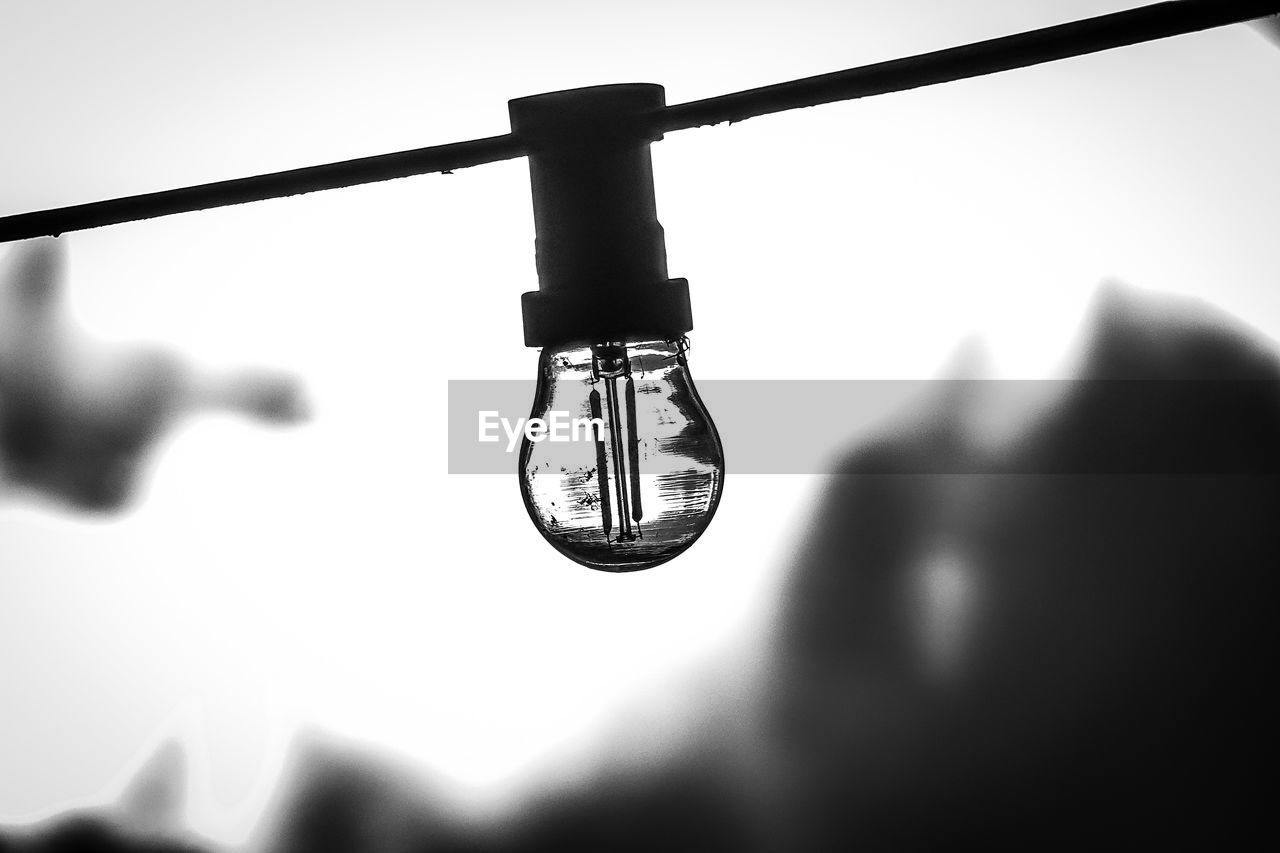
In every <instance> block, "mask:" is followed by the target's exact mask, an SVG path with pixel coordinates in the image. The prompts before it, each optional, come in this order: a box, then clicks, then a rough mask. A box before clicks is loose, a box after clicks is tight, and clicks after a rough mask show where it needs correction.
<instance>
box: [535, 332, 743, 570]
mask: <svg viewBox="0 0 1280 853" xmlns="http://www.w3.org/2000/svg"><path fill="white" fill-rule="evenodd" d="M687 349H688V343H687V339H685V338H683V337H682V338H680V339H679V340H674V341H663V340H652V341H643V342H638V343H624V342H617V341H613V342H605V343H599V344H594V345H590V346H588V345H584V344H572V345H562V346H558V347H552V346H548V347H544V348H543V350H542V355H541V356H540V358H539V362H538V390H537V394H536V397H535V399H534V404H533V413H532V415H531V418H530V423H533V420H532V419H533V418H540V419H541V420H542V423H543V424H544V425H546V428H545V429H544V430H542V431H541V432H540V434H535V435H533V436H532V438H531V437H530V434H529V433H528V432H526V438H525V441H524V444H523V445H522V446H521V449H520V490H521V493H522V494H523V496H524V502H525V506H526V507H527V508H528V510H529V516H530V517H531V518H532V519H533V523H534V525H535V526H536V527H537V528H538V530H539V531H540V532H541V533H542V535H543V536H544V537H546V539H547V541H548V542H550V543H551V544H552V545H554V546H555V547H556V548H557V549H558V550H559V551H560V552H561V553H562V554H564V555H565V556H567V557H569V558H570V559H573V560H576V561H577V562H579V563H581V564H583V565H584V566H588V567H590V568H593V569H599V570H601V571H608V572H629V571H635V570H637V569H647V568H650V567H652V566H656V565H658V564H659V563H664V562H666V561H667V560H670V559H671V558H672V557H675V556H676V555H678V554H680V553H681V552H683V551H684V550H685V549H686V548H688V547H689V546H690V545H692V544H693V542H694V540H696V539H697V538H698V536H699V535H701V533H702V531H703V530H705V529H706V528H707V525H708V524H710V523H711V517H712V516H713V515H714V514H715V511H716V506H717V505H718V504H719V502H720V491H721V487H722V485H723V483H724V451H723V450H722V449H721V446H720V437H719V435H717V434H716V428H715V424H713V423H712V422H711V417H710V416H709V415H708V414H707V410H706V408H705V407H704V406H703V405H702V400H701V399H699V397H698V392H697V390H696V389H695V388H694V386H693V379H692V377H691V376H690V375H689V365H688V362H687V360H686V357H685V352H686V350H687Z"/></svg>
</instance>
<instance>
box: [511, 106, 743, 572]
mask: <svg viewBox="0 0 1280 853" xmlns="http://www.w3.org/2000/svg"><path fill="white" fill-rule="evenodd" d="M663 105H664V94H663V90H662V87H661V86H655V85H650V84H628V85H620V86H593V87H590V88H586V89H572V90H569V91H565V92H553V93H550V94H545V95H535V96H533V97H531V98H521V99H519V100H515V101H512V102H511V104H510V109H511V127H512V130H513V131H514V132H515V133H516V134H518V135H519V136H520V138H521V140H522V141H523V142H524V143H525V146H526V148H527V150H528V152H529V171H530V178H531V183H532V186H533V207H534V227H535V231H536V234H537V261H538V290H537V291H534V292H532V293H526V294H525V295H524V298H523V308H524V328H525V342H526V343H527V344H528V345H529V346H534V347H541V348H542V354H541V357H540V359H539V363H538V388H537V392H536V394H535V399H534V404H533V413H532V415H531V417H530V423H541V424H542V425H544V430H543V432H542V433H541V434H538V435H535V436H534V437H533V438H532V439H531V438H530V437H528V435H526V439H525V441H524V444H523V445H522V447H521V451H520V472H519V473H520V490H521V493H522V495H523V496H524V502H525V506H526V507H527V508H528V510H529V516H530V518H531V519H532V520H533V523H534V525H535V526H536V527H537V528H538V530H539V531H540V532H541V533H542V535H543V536H544V537H545V538H546V539H547V541H549V542H550V543H551V544H552V545H554V546H555V547H556V548H557V549H558V550H559V551H560V552H561V553H562V554H564V555H565V556H567V557H569V558H571V559H573V560H576V561H577V562H579V563H581V564H583V565H585V566H588V567H590V568H593V569H600V570H602V571H611V572H626V571H635V570H637V569H646V568H650V567H652V566H656V565H658V564H659V563H663V562H666V561H667V560H670V559H671V558H672V557H675V556H676V555H678V554H680V553H681V552H683V551H684V550H685V549H686V548H688V547H689V546H690V545H692V544H693V542H694V540H696V539H697V538H698V536H699V535H701V533H702V531H704V530H705V529H706V528H707V525H708V524H710V523H711V517H712V516H713V515H714V514H715V511H716V507H717V505H718V504H719V501H720V493H721V489H722V487H723V482H724V451H723V450H722V449H721V446H720V437H719V436H718V435H717V434H716V428H715V424H713V423H712V422H711V417H710V416H709V415H708V414H707V410H706V408H705V407H704V406H703V405H702V401H701V399H699V397H698V392H697V390H696V389H695V388H694V385H693V379H692V377H691V376H690V375H689V364H688V359H687V352H688V348H689V345H688V338H687V337H686V333H687V332H688V331H689V330H690V329H691V328H692V327H693V322H692V315H691V312H690V308H689V287H688V282H686V281H684V280H683V279H668V278H667V266H666V245H665V242H664V239H663V232H662V226H661V225H660V224H659V223H658V219H657V211H656V202H655V197H654V190H653V166H652V161H651V159H650V152H649V144H650V142H652V141H654V140H655V139H660V138H661V134H660V133H658V132H657V131H655V130H654V129H653V124H654V123H653V122H652V121H651V118H652V116H653V115H654V114H655V113H656V111H658V110H660V109H661V108H662V107H663ZM535 418H536V419H538V420H537V421H535V420H534V419H535ZM553 425H558V426H559V427H561V429H559V430H557V429H555V428H554V427H553Z"/></svg>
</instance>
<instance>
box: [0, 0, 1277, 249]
mask: <svg viewBox="0 0 1280 853" xmlns="http://www.w3.org/2000/svg"><path fill="white" fill-rule="evenodd" d="M1269 15H1280V0H1171V2H1163V3H1156V4H1154V5H1150V6H1142V7H1139V8H1136V9H1129V10H1126V11H1123V12H1115V13H1112V14H1108V15H1101V16H1098V17H1095V18H1087V19H1084V20H1081V21H1075V22H1073V23H1069V24H1060V25H1057V26H1052V27H1046V28H1043V29H1038V30H1031V31H1029V32H1025V33H1019V34H1017V35H1011V36H1004V37H1001V38H995V39H989V40H986V41H980V42H975V43H973V44H968V45H963V46H960V47H952V48H947V49H945V50H938V51H933V52H931V53H923V54H919V55H916V56H910V57H905V58H902V59H894V60H890V61H887V62H878V63H875V64H873V65H865V66H861V67H859V68H851V69H848V70H845V71H837V72H834V73H831V74H822V75H819V76H816V77H807V78H804V79H802V80H792V81H789V82H785V83H778V84H775V85H772V86H764V87H761V88H757V89H749V90H746V91H743V92H734V93H731V94H727V95H720V96H717V97H714V98H706V99H703V100H698V101H690V102H688V103H684V104H675V105H673V106H669V107H666V108H665V109H663V110H661V111H659V112H658V113H657V114H656V115H655V116H654V130H655V131H658V132H670V131H677V130H686V129H689V128H694V127H700V126H703V125H709V124H719V123H722V122H731V123H732V122H740V121H743V120H745V119H748V118H754V117H757V116H762V115H768V114H770V113H777V112H781V111H783V110H791V109H797V108H801V107H812V106H817V105H819V104H827V103H833V102H836V101H845V100H852V99H856V98H865V97H870V96H872V95H882V94H888V93H890V92H901V91H905V90H908V89H915V88H919V87H921V86H931V85H935V84H937V83H947V82H952V81H956V80H964V79H967V78H971V77H977V76H981V75H985V74H993V73H996V72H999V71H1008V70H1011V69H1015V68H1025V67H1027V66H1030V65H1039V64H1042V63H1045V62H1053V61H1056V60H1059V59H1066V58H1069V57H1073V56H1083V55H1086V54H1090V53H1097V52H1099V51H1104V50H1110V49H1113V48H1117V47H1124V46H1127V45H1132V44H1138V43H1140V42H1146V41H1153V40H1156V39H1162V38H1168V37H1170V36H1176V35H1184V34H1187V33H1192V32H1198V31H1200V30H1206V29H1211V28H1214V27H1221V26H1227V25H1230V24H1237V23H1242V22H1244V21H1249V20H1253V19H1255V18H1262V17H1267V16H1269ZM524 155H525V149H524V145H523V143H522V142H521V140H520V139H519V138H518V137H516V136H514V135H512V134H505V135H503V136H491V137H487V138H485V139H473V140H469V141H466V142H455V143H451V144H447V145H436V146H431V147H428V148H417V149H414V150H411V151H400V152H396V153H393V154H382V155H378V156H374V157H362V158H359V159H355V160H344V161H342V162H339V163H328V164H325V165H320V166H309V167H306V168H301V169H291V170H288V171H284V172H273V173H271V174H266V175H257V176H255V177H250V178H237V179H233V180H227V181H217V182H215V183H210V184H201V185H199V186H194V187H184V188H182V189H176V190H166V191H162V192H153V193H145V194H142V195H134V196H128V197H125V198H118V199H112V200H110V201H99V202H92V203H89V204H79V205H73V206H71V207H61V208H55V209H52V210H42V211H36V212H33V213H21V214H17V215H14V216H5V217H0V242H10V241H13V240H25V239H29V238H32V237H41V236H55V237H56V236H58V235H60V234H63V233H66V232H69V231H81V230H84V229H88V228H98V227H100V226H104V225H117V224H120V223H124V222H133V221H138V220H142V219H151V218H154V217H157V216H168V215H170V214H174V213H187V212H191V211H196V210H206V209H209V208H214V207H224V206H227V205H233V204H244V203H246V202H251V201H263V200H266V199H270V198H283V197H286V196H292V195H299V194H302V193H310V192H318V191H320V190H328V189H337V188H339V187H350V186H356V185H358V184H367V183H373V182H377V181H386V180H391V179H394V178H404V177H409V176H412V175H423V174H428V173H432V172H443V173H449V172H452V171H454V170H455V169H464V168H468V167H470V166H479V165H482V164H484V163H494V162H497V161H500V160H510V159H513V158H516V157H522V156H524Z"/></svg>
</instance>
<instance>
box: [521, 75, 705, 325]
mask: <svg viewBox="0 0 1280 853" xmlns="http://www.w3.org/2000/svg"><path fill="white" fill-rule="evenodd" d="M665 105H666V98H665V93H664V91H663V89H662V87H661V86H658V85H655V84H651V83H628V84H621V85H611V86H590V87H587V88H583V89H568V90H565V91H562V92H549V93H546V94H542V95H533V96H531V97H527V98H518V99H516V100H514V101H511V102H510V103H509V104H508V108H509V112H510V116H511V130H512V132H513V133H514V134H515V135H517V136H518V137H519V138H520V140H521V141H522V142H523V143H524V145H525V148H526V151H527V152H528V159H529V178H530V183H531V185H532V189H533V221H534V232H535V235H536V243H535V253H536V256H537V269H538V290H536V291H532V292H530V293H526V294H524V296H523V298H522V300H521V304H522V307H523V309H524V332H525V343H526V344H527V345H528V346H531V347H544V346H559V345H562V344H567V343H574V342H581V343H590V342H598V341H606V340H639V339H642V338H645V339H674V338H678V337H680V336H681V335H683V334H685V333H686V332H688V331H689V330H690V329H691V328H693V320H692V313H691V311H690V307H689V285H688V282H687V281H685V280H684V279H669V278H668V277H667V248H666V241H665V239H664V236H663V231H662V225H661V223H659V222H658V214H657V202H656V199H655V195H654V187H653V161H652V158H651V156H650V150H649V146H650V143H652V142H654V141H657V140H659V139H661V138H662V133H661V132H660V131H659V130H658V129H657V128H658V122H657V119H658V117H659V116H660V113H661V110H662V109H663V107H664V106H665Z"/></svg>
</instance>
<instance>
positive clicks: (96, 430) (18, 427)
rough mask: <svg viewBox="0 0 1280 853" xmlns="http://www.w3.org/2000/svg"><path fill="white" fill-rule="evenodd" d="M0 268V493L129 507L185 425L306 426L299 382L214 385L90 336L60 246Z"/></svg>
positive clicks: (26, 249) (258, 376)
mask: <svg viewBox="0 0 1280 853" xmlns="http://www.w3.org/2000/svg"><path fill="white" fill-rule="evenodd" d="M0 260H2V261H3V264H2V266H0V487H2V489H7V490H11V491H16V492H19V493H21V494H24V495H26V496H29V497H35V498H38V499H40V500H43V501H47V502H52V503H54V504H60V505H64V506H68V507H70V508H73V509H76V510H80V511H113V510H118V509H121V508H123V507H124V506H126V505H127V504H128V503H129V501H130V500H131V499H132V498H133V497H134V495H135V493H136V491H137V489H138V486H139V479H140V472H141V471H142V469H143V467H144V466H145V464H146V461H147V458H148V455H149V452H150V451H151V449H152V447H154V445H155V444H156V443H157V442H158V441H159V439H160V438H161V436H162V435H163V434H164V432H165V431H166V430H167V429H169V428H171V427H172V426H173V425H174V424H176V423H177V422H178V421H179V420H180V419H181V418H183V417H185V416H186V415H188V414H191V413H194V412H197V411H202V410H203V411H207V410H213V409H221V410H230V411H235V412H239V413H242V414H245V415H248V416H250V417H253V418H256V419H258V420H263V421H271V422H276V423H292V422H296V421H298V420H300V419H302V418H303V417H304V416H305V411H304V406H303V403H302V394H301V390H300V387H299V385H298V383H297V382H296V381H295V380H294V379H292V378H290V377H288V376H284V375H280V374H273V373H268V372H264V371H244V372H242V373H239V374H233V375H212V374H207V373H203V372H200V371H197V370H195V369H194V368H192V367H191V366H189V365H187V364H186V363H185V362H183V361H182V360H181V359H180V358H178V357H177V356H176V355H174V354H172V353H170V352H167V351H165V350H161V349H156V348H144V347H119V346H115V345H111V344H106V343H101V342H97V341H94V340H92V339H90V338H89V336H88V335H86V334H85V333H84V332H82V331H81V330H80V329H78V328H76V327H75V326H74V325H73V324H72V323H71V321H70V318H69V317H68V316H67V312H66V309H65V306H64V305H63V300H62V291H63V278H64V273H63V267H64V259H63V244H62V243H61V242H59V241H57V240H51V239H50V240H33V241H29V242H26V243H20V244H18V245H16V246H14V247H12V248H11V249H9V251H8V253H7V254H6V255H5V256H4V258H3V259H0Z"/></svg>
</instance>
